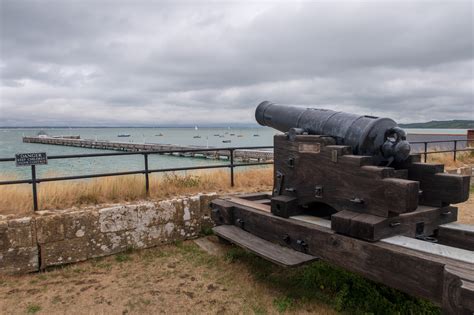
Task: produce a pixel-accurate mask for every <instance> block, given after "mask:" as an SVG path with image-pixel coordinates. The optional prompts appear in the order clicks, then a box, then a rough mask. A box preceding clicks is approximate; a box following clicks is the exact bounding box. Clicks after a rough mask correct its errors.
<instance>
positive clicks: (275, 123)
mask: <svg viewBox="0 0 474 315" xmlns="http://www.w3.org/2000/svg"><path fill="white" fill-rule="evenodd" d="M255 118H256V119H257V122H258V123H259V124H260V125H262V126H268V127H272V128H275V129H277V130H279V131H282V132H290V134H291V135H294V134H310V135H325V136H331V137H333V138H334V139H335V140H336V143H337V144H339V145H348V146H350V147H351V148H352V150H353V153H354V154H357V155H373V156H375V157H376V159H377V161H378V162H382V163H383V162H388V164H390V163H391V162H392V161H396V162H401V161H404V160H406V159H407V158H408V157H409V155H410V144H409V143H408V142H407V141H406V133H405V131H404V130H403V129H401V128H400V127H398V125H397V123H396V122H395V121H393V120H392V119H390V118H379V117H374V116H367V115H364V116H360V115H354V114H349V113H344V112H336V111H332V110H328V109H317V108H301V107H294V106H282V105H275V104H273V103H270V102H268V101H265V102H262V103H260V105H258V107H257V109H256V111H255Z"/></svg>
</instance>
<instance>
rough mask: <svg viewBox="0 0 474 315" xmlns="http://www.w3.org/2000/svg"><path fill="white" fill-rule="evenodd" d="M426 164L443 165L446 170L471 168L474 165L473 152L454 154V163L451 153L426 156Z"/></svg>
mask: <svg viewBox="0 0 474 315" xmlns="http://www.w3.org/2000/svg"><path fill="white" fill-rule="evenodd" d="M440 150H441V149H440ZM427 162H428V163H440V164H444V166H445V168H446V169H454V168H459V167H463V166H466V165H471V166H472V165H474V151H471V152H466V151H464V152H458V153H457V154H456V161H454V159H453V153H452V152H446V153H434V154H428V159H427Z"/></svg>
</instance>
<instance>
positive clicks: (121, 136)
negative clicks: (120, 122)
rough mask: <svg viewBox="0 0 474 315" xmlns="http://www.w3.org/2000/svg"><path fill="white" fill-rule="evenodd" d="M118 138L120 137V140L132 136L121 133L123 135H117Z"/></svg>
mask: <svg viewBox="0 0 474 315" xmlns="http://www.w3.org/2000/svg"><path fill="white" fill-rule="evenodd" d="M117 137H119V138H128V137H130V135H129V134H128V133H121V134H119V135H117Z"/></svg>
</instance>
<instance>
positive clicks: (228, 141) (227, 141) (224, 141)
mask: <svg viewBox="0 0 474 315" xmlns="http://www.w3.org/2000/svg"><path fill="white" fill-rule="evenodd" d="M222 143H231V140H222Z"/></svg>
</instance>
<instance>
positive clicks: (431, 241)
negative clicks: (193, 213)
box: [212, 102, 474, 314]
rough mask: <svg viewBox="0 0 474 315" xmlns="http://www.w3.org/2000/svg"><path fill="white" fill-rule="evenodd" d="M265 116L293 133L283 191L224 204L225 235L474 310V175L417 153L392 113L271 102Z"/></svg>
mask: <svg viewBox="0 0 474 315" xmlns="http://www.w3.org/2000/svg"><path fill="white" fill-rule="evenodd" d="M256 118H257V121H258V122H259V123H260V124H262V125H267V126H271V127H274V128H276V129H278V130H280V131H283V132H285V133H284V134H280V135H276V136H275V137H274V189H273V191H272V192H271V193H268V194H265V193H262V194H252V195H243V196H234V197H228V198H221V199H218V200H216V201H214V202H213V211H212V216H213V220H214V222H215V223H216V225H217V226H216V227H215V228H214V232H215V233H216V234H217V235H218V236H220V237H221V238H224V239H227V240H228V241H231V242H233V243H235V244H237V245H240V246H242V247H244V248H246V249H248V250H250V251H253V252H255V253H256V254H258V255H260V256H262V257H264V258H266V259H268V260H270V261H272V262H274V263H278V264H281V265H284V266H297V265H300V264H303V263H306V262H309V261H312V260H314V259H317V258H320V259H323V260H325V261H328V262H330V263H334V264H336V265H339V266H341V267H344V268H346V269H348V270H351V271H354V272H357V273H359V274H362V275H364V276H366V277H367V278H369V279H372V280H375V281H378V282H382V283H384V284H386V285H388V286H391V287H394V288H397V289H399V290H401V291H404V292H407V293H409V294H412V295H415V296H419V297H423V298H427V299H429V300H431V301H433V302H435V303H437V304H438V305H441V306H442V307H443V310H444V311H445V312H446V313H450V314H451V313H453V314H472V313H473V312H474V226H471V225H463V224H459V223H456V222H455V221H456V220H457V210H458V209H457V208H456V207H455V206H452V205H451V204H456V203H460V202H463V201H466V200H467V199H468V198H469V188H470V177H469V176H461V175H452V174H446V173H444V165H442V164H427V163H421V162H420V157H419V156H417V155H409V151H410V147H409V144H408V142H407V141H406V137H405V133H404V131H403V130H401V129H400V128H399V127H398V126H397V125H396V123H395V122H394V121H393V120H391V119H387V118H377V117H372V116H356V115H351V114H346V113H339V112H333V111H327V110H313V109H300V108H295V107H287V106H279V105H274V104H271V103H269V102H263V103H261V104H260V105H259V106H258V107H257V111H256ZM473 211H474V209H473Z"/></svg>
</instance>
